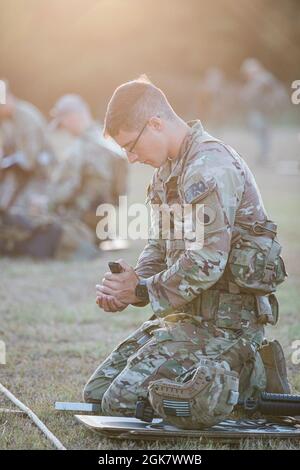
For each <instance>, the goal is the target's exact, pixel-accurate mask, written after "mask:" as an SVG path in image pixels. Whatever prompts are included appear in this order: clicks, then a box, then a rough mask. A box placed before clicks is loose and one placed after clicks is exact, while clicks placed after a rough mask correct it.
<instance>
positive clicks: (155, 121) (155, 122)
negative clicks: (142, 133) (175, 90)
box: [149, 116, 163, 131]
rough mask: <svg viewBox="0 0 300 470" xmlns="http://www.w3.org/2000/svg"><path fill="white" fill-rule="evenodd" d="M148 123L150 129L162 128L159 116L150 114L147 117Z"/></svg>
mask: <svg viewBox="0 0 300 470" xmlns="http://www.w3.org/2000/svg"><path fill="white" fill-rule="evenodd" d="M149 125H150V127H152V129H154V130H156V131H160V130H162V128H163V122H162V119H161V117H160V116H152V117H151V118H150V119H149Z"/></svg>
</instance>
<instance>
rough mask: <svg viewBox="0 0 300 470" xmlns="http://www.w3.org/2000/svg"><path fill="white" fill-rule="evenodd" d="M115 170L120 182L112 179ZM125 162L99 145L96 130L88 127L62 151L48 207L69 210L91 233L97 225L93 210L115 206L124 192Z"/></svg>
mask: <svg viewBox="0 0 300 470" xmlns="http://www.w3.org/2000/svg"><path fill="white" fill-rule="evenodd" d="M117 168H119V170H118V171H120V176H121V177H122V180H121V181H120V178H119V179H118V177H116V169H117ZM126 170H127V162H126V160H125V159H123V158H122V157H121V156H119V155H118V154H117V153H116V152H115V151H113V149H110V148H109V147H108V145H106V144H105V146H104V144H103V142H102V137H101V131H100V129H99V127H98V126H96V125H94V126H91V127H89V128H88V129H87V130H86V131H85V132H84V133H83V134H82V135H81V136H80V137H78V138H76V139H75V141H74V143H73V144H72V145H71V146H70V147H69V148H68V149H66V152H65V156H64V158H63V159H61V161H60V163H59V166H58V167H57V169H56V171H55V172H54V175H53V179H52V183H53V186H54V187H55V191H53V188H52V189H51V196H50V206H52V207H53V208H56V207H58V206H62V207H65V208H68V209H73V210H74V211H75V212H76V213H77V214H79V216H80V218H81V220H83V221H84V222H85V223H86V224H87V225H88V226H89V227H90V228H91V229H93V230H95V227H96V225H97V222H98V221H99V220H98V219H97V218H96V208H97V207H98V205H99V204H102V203H106V202H107V203H115V202H116V199H117V196H119V194H124V193H125V191H126V180H127V178H126Z"/></svg>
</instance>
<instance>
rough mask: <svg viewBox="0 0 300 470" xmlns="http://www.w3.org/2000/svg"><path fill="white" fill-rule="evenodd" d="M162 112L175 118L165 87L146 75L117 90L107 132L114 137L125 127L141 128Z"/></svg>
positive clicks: (111, 106)
mask: <svg viewBox="0 0 300 470" xmlns="http://www.w3.org/2000/svg"><path fill="white" fill-rule="evenodd" d="M158 115H159V116H160V117H162V118H165V119H168V120H172V119H173V118H174V111H173V109H172V107H171V105H170V103H169V102H168V100H167V98H166V96H165V94H164V93H163V92H162V90H161V89H160V88H158V87H156V86H155V85H153V83H151V82H150V80H149V79H148V78H147V77H146V76H145V75H142V76H141V77H139V78H138V79H136V80H132V81H130V82H126V83H123V84H122V85H120V86H119V87H118V88H116V90H115V91H114V93H113V95H112V97H111V99H110V101H109V103H108V106H107V110H106V115H105V120H104V135H105V136H111V137H114V136H116V135H117V134H118V133H119V131H120V130H121V129H124V130H127V131H132V130H138V129H140V127H141V126H143V125H144V124H145V122H146V121H147V119H150V118H151V117H153V116H158Z"/></svg>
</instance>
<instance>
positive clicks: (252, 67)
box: [241, 58, 288, 165]
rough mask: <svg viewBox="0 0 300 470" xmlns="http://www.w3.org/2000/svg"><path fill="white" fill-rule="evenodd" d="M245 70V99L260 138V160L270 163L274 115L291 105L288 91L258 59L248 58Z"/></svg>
mask: <svg viewBox="0 0 300 470" xmlns="http://www.w3.org/2000/svg"><path fill="white" fill-rule="evenodd" d="M241 74H242V77H243V80H244V84H243V86H242V87H241V102H242V104H243V105H244V107H245V110H246V114H247V123H248V126H249V128H250V130H251V131H252V132H253V133H254V134H255V136H256V139H257V143H258V155H257V162H258V163H259V164H260V165H266V164H268V163H269V160H270V152H271V118H272V117H273V116H274V114H276V115H278V114H279V112H280V111H282V109H283V108H284V107H285V106H286V105H287V103H288V95H287V92H286V90H285V88H284V86H283V85H282V84H281V83H280V81H279V80H278V79H277V78H275V77H274V76H273V75H272V74H271V73H270V72H269V71H268V70H266V69H265V68H264V66H263V65H262V64H261V63H260V62H259V61H258V60H257V59H253V58H248V59H246V60H244V62H243V63H242V65H241Z"/></svg>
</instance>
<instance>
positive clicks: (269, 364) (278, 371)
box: [259, 340, 291, 393]
mask: <svg viewBox="0 0 300 470" xmlns="http://www.w3.org/2000/svg"><path fill="white" fill-rule="evenodd" d="M259 353H260V356H261V358H262V361H263V363H264V366H265V371H266V377H267V387H266V392H270V393H291V388H290V384H289V382H288V378H287V370H286V362H285V357H284V353H283V349H282V347H281V345H280V343H279V342H278V341H277V340H274V341H269V342H267V343H266V344H263V345H262V347H261V348H260V349H259Z"/></svg>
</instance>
